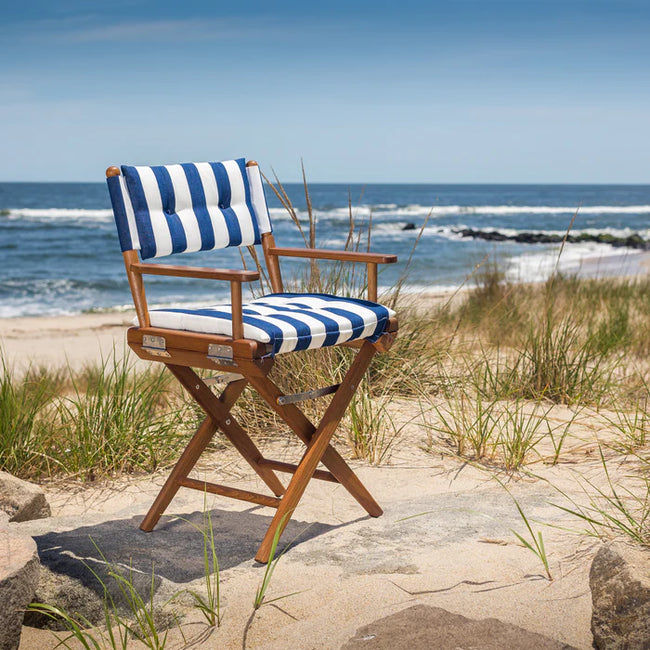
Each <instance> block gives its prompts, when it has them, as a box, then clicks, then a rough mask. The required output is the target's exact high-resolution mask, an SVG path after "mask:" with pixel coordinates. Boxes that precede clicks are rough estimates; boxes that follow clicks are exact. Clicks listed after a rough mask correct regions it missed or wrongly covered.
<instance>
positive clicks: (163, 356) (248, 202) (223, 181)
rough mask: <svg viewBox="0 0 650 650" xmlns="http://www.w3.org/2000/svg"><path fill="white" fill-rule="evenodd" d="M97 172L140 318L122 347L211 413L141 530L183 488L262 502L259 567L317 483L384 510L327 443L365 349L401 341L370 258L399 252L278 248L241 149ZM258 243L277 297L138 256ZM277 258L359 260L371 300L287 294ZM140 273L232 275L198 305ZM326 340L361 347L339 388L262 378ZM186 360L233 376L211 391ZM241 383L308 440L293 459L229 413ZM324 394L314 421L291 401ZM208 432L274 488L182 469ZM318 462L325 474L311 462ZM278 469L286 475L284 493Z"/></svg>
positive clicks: (258, 182)
mask: <svg viewBox="0 0 650 650" xmlns="http://www.w3.org/2000/svg"><path fill="white" fill-rule="evenodd" d="M106 177H107V181H108V188H109V193H110V197H111V202H112V205H113V212H114V215H115V222H116V224H117V230H118V235H119V240H120V245H121V248H122V252H123V256H124V263H125V265H126V273H127V277H128V281H129V285H130V288H131V292H132V294H133V301H134V304H135V309H136V314H137V319H138V327H132V328H130V329H129V330H128V333H127V341H128V344H129V346H130V347H131V349H132V350H133V351H134V352H135V353H136V354H137V355H138V356H139V357H140V358H142V359H148V360H151V361H159V362H162V363H164V364H165V365H166V366H167V368H169V370H170V371H171V373H172V374H173V375H174V376H175V377H176V378H177V379H178V381H179V382H180V383H181V384H182V385H183V386H184V388H185V389H186V390H187V391H188V392H189V393H190V394H191V395H192V397H193V398H194V399H195V400H196V402H197V403H198V404H199V405H200V406H201V408H202V409H203V410H204V411H205V413H206V418H205V420H204V421H203V423H202V424H201V425H200V427H199V428H198V430H197V431H196V433H195V434H194V436H193V438H192V439H191V441H190V442H189V443H188V445H187V447H186V448H185V450H184V452H183V453H182V455H181V457H180V459H179V461H178V463H177V464H176V465H175V467H174V468H173V470H172V472H171V474H170V476H169V478H168V479H167V481H166V483H165V485H164V486H163V488H162V489H161V491H160V493H159V495H158V497H157V498H156V500H155V501H154V503H153V505H152V506H151V508H150V510H149V512H148V513H147V515H146V516H145V518H144V520H143V521H142V524H141V525H140V528H141V529H142V530H144V531H151V530H153V528H154V526H155V525H156V523H157V522H158V520H159V519H160V517H161V515H162V514H163V512H164V511H165V509H166V508H167V506H168V505H169V503H170V502H171V500H172V499H173V498H174V495H175V494H176V492H177V491H178V489H179V488H180V487H187V488H194V489H197V490H201V491H207V492H210V493H214V494H219V495H222V496H226V497H232V498H235V499H242V500H244V501H248V502H252V503H257V504H261V505H264V506H269V507H271V508H276V509H277V512H276V514H275V516H274V518H273V521H272V522H271V525H270V527H269V529H268V531H267V532H266V535H265V537H264V539H263V541H262V544H261V546H260V548H259V550H258V552H257V555H256V560H258V561H259V562H268V560H269V555H270V552H271V547H272V544H273V539H274V536H275V534H276V532H277V531H278V530H279V532H278V535H279V534H281V532H282V530H283V528H284V526H285V525H286V524H287V523H288V520H289V518H290V516H291V514H292V513H293V511H294V509H295V508H296V506H297V505H298V502H299V500H300V498H301V497H302V495H303V492H304V491H305V489H306V487H307V484H308V483H309V481H310V480H311V479H312V478H316V479H321V480H324V481H331V482H333V483H340V484H341V485H343V486H344V487H345V488H346V489H347V490H348V492H349V493H350V494H351V495H352V496H353V497H354V498H355V499H356V500H357V501H358V502H359V503H360V504H361V505H362V506H363V508H365V510H366V511H367V512H368V514H370V515H371V516H373V517H378V516H380V515H381V514H382V510H381V508H380V507H379V505H378V504H377V503H376V501H375V500H374V499H373V498H372V496H371V495H370V493H369V492H368V491H367V490H366V488H365V487H364V486H363V485H362V483H361V481H360V480H359V479H358V478H357V477H356V475H355V474H354V473H353V471H352V470H351V469H350V467H349V466H348V465H347V464H346V462H345V461H344V460H343V458H342V457H341V456H340V455H339V453H338V452H337V451H336V450H335V449H334V448H333V447H332V446H331V445H330V440H331V438H332V435H333V434H334V432H335V430H336V428H337V426H338V424H339V422H340V420H341V418H342V417H343V415H344V413H345V410H346V409H347V407H348V405H349V403H350V400H351V399H352V397H353V395H354V392H355V390H356V389H357V387H358V386H359V383H360V381H361V379H362V377H363V375H364V373H365V371H366V370H367V368H368V366H369V365H370V362H371V360H372V358H373V357H374V355H375V354H376V353H377V352H386V351H387V350H388V349H389V348H390V347H391V345H392V343H393V341H394V338H395V336H396V333H397V319H396V317H395V313H394V312H393V311H392V310H391V309H388V308H387V307H384V306H382V305H380V304H377V302H376V301H377V265H378V264H382V263H391V262H396V261H397V258H396V256H394V255H380V254H377V253H362V252H356V251H342V252H338V251H332V250H319V249H313V248H305V249H302V248H279V247H277V246H276V245H275V241H274V238H273V234H272V227H271V220H270V217H269V211H268V208H267V204H266V199H265V196H264V188H263V185H262V179H261V174H260V171H259V167H258V165H257V163H256V162H254V161H249V162H245V160H244V159H243V158H242V159H239V160H229V161H225V162H219V163H187V164H179V165H166V166H157V167H142V166H138V167H132V166H123V167H122V168H121V170H120V169H118V168H117V167H110V168H109V169H107V171H106ZM258 244H261V246H262V250H263V253H264V260H265V263H266V267H267V271H268V276H269V281H270V284H271V287H272V289H273V293H272V294H269V295H266V296H263V297H261V298H255V299H251V300H250V301H248V302H246V303H243V302H242V284H243V283H245V282H252V281H254V280H257V279H259V273H258V272H256V271H250V270H231V269H217V268H208V267H191V266H171V265H164V264H158V263H157V264H148V263H143V262H142V261H140V260H141V259H142V260H145V259H149V258H155V257H163V256H167V255H172V254H176V253H191V252H196V251H205V250H214V249H220V248H227V247H230V246H254V245H258ZM138 251H139V255H138ZM282 256H288V257H302V258H310V259H325V260H338V261H349V262H362V263H365V264H366V265H367V292H368V300H360V299H353V298H344V297H337V296H331V295H326V294H309V293H302V294H298V293H285V292H284V290H283V284H282V276H281V273H280V264H279V260H278V258H279V257H282ZM144 275H162V276H176V277H183V278H204V279H212V280H224V281H226V282H230V292H231V302H230V304H225V305H216V306H212V307H209V308H202V309H184V308H178V309H171V308H170V309H152V310H149V309H148V307H147V301H146V296H145V288H144V282H143V276H144ZM335 345H343V346H349V347H353V348H357V349H358V352H357V354H356V356H355V357H354V360H353V362H352V363H351V365H350V367H349V369H348V371H347V373H346V374H345V376H344V378H343V380H342V381H341V383H340V384H337V385H333V386H328V387H325V388H319V389H311V390H306V391H305V392H303V393H296V394H291V395H285V394H284V393H283V392H282V391H281V390H280V388H279V387H278V386H277V385H276V384H275V383H274V382H273V381H272V380H271V379H269V376H268V375H269V371H270V370H271V368H272V367H273V364H274V360H275V356H276V355H278V354H285V353H287V354H288V353H295V352H299V351H301V350H306V349H314V348H321V347H326V346H335ZM193 368H204V369H205V368H207V369H211V370H216V371H218V372H222V373H226V375H225V376H226V377H227V378H228V379H229V380H230V381H229V383H227V385H226V387H225V389H224V390H223V392H222V393H221V395H219V396H217V395H215V393H213V392H212V390H211V389H210V388H209V385H208V384H209V383H210V382H209V381H208V380H203V379H202V378H201V377H199V375H198V374H197V373H196V372H195V371H194V370H193ZM249 384H250V386H252V387H253V388H254V389H255V390H256V391H257V392H258V393H259V394H260V395H261V397H262V398H263V399H264V400H265V401H266V402H267V403H268V405H269V406H270V407H271V408H272V409H273V410H274V411H275V412H276V413H277V414H278V415H279V416H280V418H281V419H282V420H283V421H284V422H286V424H287V425H288V426H289V427H290V428H291V429H292V430H293V431H294V432H295V433H296V435H297V436H298V437H299V438H300V439H301V440H302V441H303V442H304V443H305V445H306V446H307V449H306V451H305V453H304V455H303V457H302V459H301V461H300V462H299V463H298V464H297V465H293V464H289V463H284V462H280V461H276V460H271V459H268V458H265V457H264V456H263V455H262V454H261V452H260V451H259V449H258V448H257V446H256V445H255V443H254V442H253V441H252V440H251V438H250V437H249V435H248V434H247V433H246V431H245V430H244V429H243V428H242V426H241V425H240V424H239V423H238V422H237V420H236V419H235V418H234V417H233V415H232V413H231V408H232V407H233V405H234V404H235V402H236V401H237V399H238V398H239V396H240V395H241V393H242V391H243V390H244V388H245V387H246V386H247V385H249ZM327 394H333V397H332V399H331V401H330V404H329V406H328V407H327V409H326V411H325V414H324V415H323V418H322V419H321V421H320V423H319V424H318V425H317V426H316V425H314V424H312V422H311V421H310V420H309V419H308V418H307V417H306V416H305V415H304V413H303V412H302V411H301V410H300V409H299V408H298V407H297V406H296V404H297V403H299V402H300V401H303V400H307V399H314V398H316V397H320V396H323V395H327ZM217 429H220V430H221V431H222V432H223V433H224V434H225V436H226V437H227V438H228V439H229V440H230V442H231V443H232V444H233V445H234V447H235V448H236V449H237V450H238V451H239V453H240V454H241V455H242V456H243V457H244V459H245V460H246V461H247V462H248V463H249V464H250V465H251V467H252V468H253V470H254V471H255V472H256V473H257V474H258V476H259V477H260V478H261V479H262V481H263V482H264V483H265V484H266V485H267V486H268V488H269V490H270V491H271V493H272V494H273V495H274V496H269V495H264V494H257V493H255V492H250V491H248V490H242V489H235V488H232V487H227V486H224V485H217V484H214V483H207V482H204V481H199V480H196V479H194V478H190V476H189V475H190V472H191V471H192V468H193V467H194V465H195V464H196V462H197V461H198V459H199V457H200V455H201V454H202V452H203V451H204V450H205V448H206V446H207V445H208V443H209V442H210V440H211V439H212V437H213V436H214V434H215V433H216V431H217ZM320 463H322V465H324V466H325V468H326V469H318V465H319V464H320ZM276 471H278V472H287V473H290V474H292V477H291V480H290V481H289V484H288V486H287V487H286V488H285V487H284V485H283V484H282V483H281V482H280V480H279V479H278V477H277V475H276V473H275V472H276Z"/></svg>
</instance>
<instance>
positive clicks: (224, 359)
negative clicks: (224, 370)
mask: <svg viewBox="0 0 650 650" xmlns="http://www.w3.org/2000/svg"><path fill="white" fill-rule="evenodd" d="M232 356H233V355H232V348H231V347H230V346H229V345H218V344H217V343H210V345H208V359H210V361H214V362H215V363H218V364H220V365H222V366H236V365H237V363H236V362H235V361H233V358H232Z"/></svg>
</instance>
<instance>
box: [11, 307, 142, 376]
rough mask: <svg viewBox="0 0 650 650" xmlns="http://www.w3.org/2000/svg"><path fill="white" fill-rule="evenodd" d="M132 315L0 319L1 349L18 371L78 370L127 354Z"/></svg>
mask: <svg viewBox="0 0 650 650" xmlns="http://www.w3.org/2000/svg"><path fill="white" fill-rule="evenodd" d="M134 316H135V312H132V311H126V312H106V313H99V314H75V315H73V316H39V317H25V318H0V348H1V349H2V350H3V354H4V357H5V359H6V360H7V362H8V363H9V364H10V365H13V366H14V367H15V368H16V369H17V370H19V369H21V368H26V367H27V366H29V365H33V366H34V367H39V366H46V367H60V366H65V365H66V364H70V366H71V367H73V368H79V367H81V366H83V365H85V364H87V363H95V362H97V361H99V360H101V359H102V358H108V357H109V356H110V355H111V354H112V353H113V350H115V352H116V353H117V354H118V356H122V355H123V354H124V351H125V350H126V351H128V347H127V346H126V330H127V328H128V327H130V325H131V322H132V320H133V318H134Z"/></svg>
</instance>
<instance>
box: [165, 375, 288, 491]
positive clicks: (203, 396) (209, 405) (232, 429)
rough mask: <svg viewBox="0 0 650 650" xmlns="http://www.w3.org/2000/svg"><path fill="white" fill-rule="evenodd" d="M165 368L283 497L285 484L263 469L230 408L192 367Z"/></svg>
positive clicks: (259, 455) (249, 462) (252, 445)
mask: <svg viewBox="0 0 650 650" xmlns="http://www.w3.org/2000/svg"><path fill="white" fill-rule="evenodd" d="M166 365H167V367H168V368H169V370H170V371H171V372H172V373H173V375H174V376H175V377H176V379H178V381H179V382H180V383H181V384H182V385H183V387H184V388H185V389H186V390H187V391H188V392H189V393H190V394H191V395H192V397H194V399H195V400H196V402H197V403H198V404H199V406H200V407H201V408H202V409H203V410H204V411H205V412H206V413H207V414H208V415H209V416H210V417H211V418H212V419H213V420H214V421H215V422H216V423H217V426H218V427H219V428H220V429H221V430H222V431H223V433H224V434H225V435H226V437H227V438H228V440H230V442H231V443H232V444H233V446H234V447H235V449H237V451H238V452H239V453H240V454H241V455H242V456H243V457H244V459H245V460H246V461H247V462H248V464H249V465H250V466H251V467H252V468H253V469H254V470H255V472H256V473H257V475H258V476H259V477H260V478H261V479H262V480H263V481H264V483H266V485H267V487H268V488H269V489H270V490H271V492H273V494H275V495H276V496H280V495H281V494H284V485H282V483H281V482H280V479H279V478H278V477H277V476H276V475H275V474H274V473H273V470H272V469H270V468H269V467H263V466H262V465H261V464H260V460H261V459H262V458H263V456H262V454H261V452H260V450H259V449H258V448H257V447H256V445H255V443H254V442H253V441H252V440H251V439H250V437H249V436H248V434H247V433H246V431H244V429H243V428H242V427H241V425H240V424H239V422H237V420H235V418H234V416H233V415H232V413H230V409H228V408H226V407H225V405H224V404H223V403H222V402H221V401H220V400H219V399H217V397H216V396H215V394H214V393H213V392H212V391H211V390H210V389H209V388H208V387H207V386H206V385H205V384H204V383H203V382H202V381H201V378H200V377H199V376H198V375H197V374H196V373H195V372H194V371H193V370H192V369H191V368H186V367H184V366H175V365H172V364H169V363H168V364H166ZM242 381H245V380H242ZM235 383H237V382H235ZM224 392H225V391H224Z"/></svg>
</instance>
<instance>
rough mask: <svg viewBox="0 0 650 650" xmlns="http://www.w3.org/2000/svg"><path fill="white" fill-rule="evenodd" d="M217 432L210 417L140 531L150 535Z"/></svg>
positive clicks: (177, 464) (147, 515)
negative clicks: (181, 483)
mask: <svg viewBox="0 0 650 650" xmlns="http://www.w3.org/2000/svg"><path fill="white" fill-rule="evenodd" d="M216 431H217V425H216V424H215V423H214V422H213V420H212V419H211V418H210V417H207V418H205V420H203V422H202V423H201V426H200V427H199V428H198V430H197V431H196V433H195V434H194V437H193V438H192V440H191V441H190V442H189V444H188V445H187V447H185V450H184V451H183V453H182V454H181V457H180V458H179V459H178V462H177V463H176V465H174V469H173V470H172V471H171V473H170V475H169V476H168V477H167V480H166V481H165V485H163V487H162V489H161V490H160V492H159V493H158V496H157V497H156V500H155V501H154V502H153V504H152V506H151V508H149V512H147V514H146V515H145V517H144V519H143V520H142V523H141V524H140V530H144V531H145V532H147V533H148V532H150V531H152V530H153V529H154V527H155V525H156V524H157V523H158V520H159V519H160V517H162V515H163V513H164V512H165V510H167V506H168V505H169V504H170V503H171V501H172V499H173V498H174V497H175V496H176V493H177V492H178V488H180V487H181V485H180V481H182V480H183V479H184V478H187V475H188V474H189V473H190V472H191V471H192V468H193V467H194V465H196V461H198V459H199V457H200V456H201V454H202V453H203V452H204V451H205V448H206V447H207V446H208V444H209V442H210V440H212V437H213V436H214V434H215V432H216Z"/></svg>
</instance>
